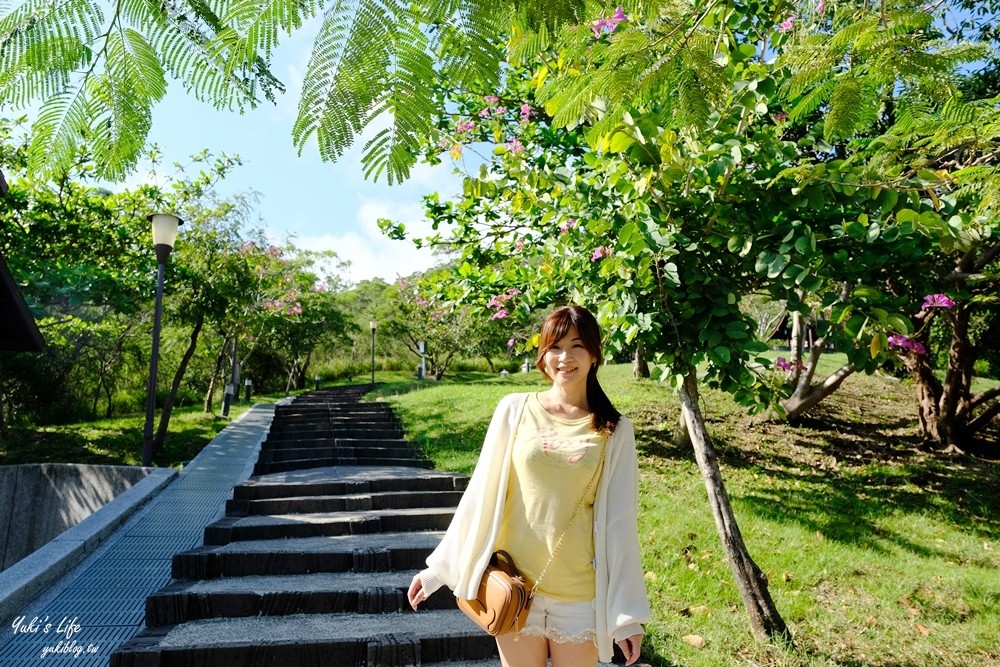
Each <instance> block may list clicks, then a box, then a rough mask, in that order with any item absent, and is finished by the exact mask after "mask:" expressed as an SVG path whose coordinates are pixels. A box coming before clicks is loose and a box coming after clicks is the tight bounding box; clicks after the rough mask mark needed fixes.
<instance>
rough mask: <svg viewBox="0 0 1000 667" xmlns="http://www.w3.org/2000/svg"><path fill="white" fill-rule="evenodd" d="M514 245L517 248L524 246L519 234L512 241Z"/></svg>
mask: <svg viewBox="0 0 1000 667" xmlns="http://www.w3.org/2000/svg"><path fill="white" fill-rule="evenodd" d="M514 247H515V248H517V249H518V250H520V249H521V248H523V247H524V239H523V238H521V237H520V236H519V237H518V238H517V240H516V241H514Z"/></svg>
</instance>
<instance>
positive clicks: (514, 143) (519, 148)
mask: <svg viewBox="0 0 1000 667" xmlns="http://www.w3.org/2000/svg"><path fill="white" fill-rule="evenodd" d="M507 150H508V151H510V152H511V153H514V154H515V155H517V154H518V153H523V152H524V144H522V143H521V140H520V139H518V138H517V137H514V138H513V139H511V140H510V141H508V142H507Z"/></svg>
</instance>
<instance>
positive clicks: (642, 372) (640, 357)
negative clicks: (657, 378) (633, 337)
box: [632, 343, 649, 378]
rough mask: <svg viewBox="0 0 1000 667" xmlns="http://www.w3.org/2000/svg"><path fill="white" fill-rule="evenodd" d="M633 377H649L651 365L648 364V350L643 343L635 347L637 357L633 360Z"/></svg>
mask: <svg viewBox="0 0 1000 667" xmlns="http://www.w3.org/2000/svg"><path fill="white" fill-rule="evenodd" d="M632 377H636V378H648V377H649V364H648V363H647V362H646V349H645V347H644V346H643V344H642V343H639V344H637V345H636V346H635V356H634V357H633V358H632Z"/></svg>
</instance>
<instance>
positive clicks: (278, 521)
mask: <svg viewBox="0 0 1000 667" xmlns="http://www.w3.org/2000/svg"><path fill="white" fill-rule="evenodd" d="M365 389H366V388H344V389H336V390H325V391H316V392H312V393H310V394H307V395H305V396H302V397H300V398H297V399H296V400H294V401H293V402H291V403H290V404H288V405H282V406H278V408H277V409H276V412H275V418H274V422H273V423H272V426H271V429H270V432H269V435H268V438H267V440H266V441H265V442H264V444H263V445H262V447H261V452H260V457H259V460H258V462H257V464H256V466H255V469H254V475H253V476H252V477H251V478H250V479H249V480H247V481H245V482H243V483H241V484H239V485H237V486H236V487H235V488H234V489H233V494H232V499H231V500H229V501H228V502H227V503H226V516H225V517H223V518H222V519H220V520H219V521H216V522H215V523H213V524H211V525H209V526H207V527H206V528H205V537H204V544H203V545H202V546H201V547H198V548H195V549H192V550H190V551H185V552H181V553H178V554H175V555H174V557H173V561H172V579H171V581H170V583H169V584H168V585H167V586H165V587H164V588H162V589H161V590H159V591H157V592H155V593H154V594H152V595H150V596H149V597H148V598H147V600H146V629H145V630H144V631H143V632H142V633H140V634H139V635H137V636H135V637H134V638H133V639H131V640H130V641H128V642H126V643H125V644H123V645H122V646H120V647H119V648H118V649H117V651H116V652H115V653H114V654H113V655H112V657H111V665H112V667H173V666H177V667H180V666H183V667H202V666H205V667H209V666H211V667H216V666H222V665H226V666H229V665H234V666H235V665H254V666H257V665H269V666H274V667H284V666H288V667H296V666H313V665H315V666H319V665H323V666H324V667H341V666H345V667H350V666H355V665H357V666H362V665H364V666H386V667H388V666H394V667H395V666H398V667H403V666H409V665H434V664H439V663H440V664H442V665H443V666H444V667H496V666H497V665H499V660H498V659H497V657H496V645H495V643H494V641H493V640H492V639H491V638H489V637H487V636H486V635H484V634H483V633H481V632H479V631H478V629H477V628H476V627H475V626H474V625H473V624H472V623H471V622H470V621H469V620H468V619H466V618H465V616H464V615H463V614H462V613H461V612H459V611H458V610H457V609H456V608H455V604H454V598H453V596H452V594H451V592H450V591H448V590H447V589H442V590H440V591H438V592H437V593H435V594H434V595H433V596H431V599H430V600H428V601H427V603H426V604H424V605H423V606H422V607H421V611H419V612H416V613H415V612H413V611H412V610H411V609H410V607H409V604H408V603H407V601H406V589H407V587H408V586H409V583H410V579H411V578H412V577H413V575H414V574H415V573H416V572H417V570H419V569H420V568H421V567H423V563H424V559H425V558H426V557H427V555H428V554H429V553H430V551H431V550H432V549H433V548H434V546H435V545H436V544H437V543H438V541H439V540H440V539H441V535H442V534H443V531H444V529H445V528H446V527H447V525H448V523H449V521H450V520H451V517H452V514H453V512H454V507H455V506H456V505H457V504H458V500H459V498H460V497H461V494H462V490H463V489H464V488H465V485H466V482H467V478H465V477H462V476H459V475H454V474H451V473H445V472H439V471H435V470H432V469H431V464H430V462H429V461H427V460H426V459H424V458H422V457H420V456H419V455H418V454H417V453H416V452H415V451H414V450H413V448H412V447H410V445H409V443H407V441H406V440H405V439H404V437H403V431H402V428H401V425H400V423H399V421H398V420H397V419H396V418H395V416H394V415H393V414H392V410H391V408H389V406H387V405H385V404H381V403H359V402H358V399H359V397H360V396H361V395H362V394H363V393H364V391H365Z"/></svg>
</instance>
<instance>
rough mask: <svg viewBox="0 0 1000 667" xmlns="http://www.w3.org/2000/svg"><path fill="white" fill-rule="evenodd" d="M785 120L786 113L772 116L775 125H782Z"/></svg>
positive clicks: (786, 118)
mask: <svg viewBox="0 0 1000 667" xmlns="http://www.w3.org/2000/svg"><path fill="white" fill-rule="evenodd" d="M786 120H788V114H787V113H785V112H783V111H779V112H777V113H776V114H774V122H775V123H784V122H785V121H786Z"/></svg>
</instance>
